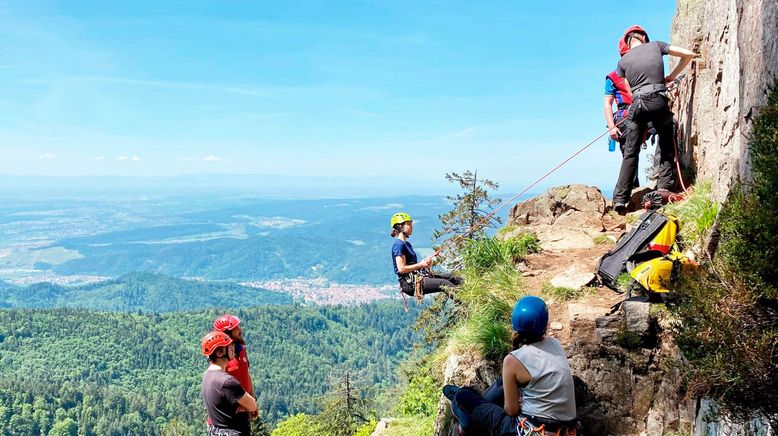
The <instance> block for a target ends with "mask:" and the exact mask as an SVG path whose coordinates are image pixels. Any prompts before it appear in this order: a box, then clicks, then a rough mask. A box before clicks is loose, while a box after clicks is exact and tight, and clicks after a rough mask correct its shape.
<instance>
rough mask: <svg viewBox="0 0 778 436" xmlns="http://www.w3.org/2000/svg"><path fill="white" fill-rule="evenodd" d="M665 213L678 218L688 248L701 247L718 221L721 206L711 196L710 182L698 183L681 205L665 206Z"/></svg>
mask: <svg viewBox="0 0 778 436" xmlns="http://www.w3.org/2000/svg"><path fill="white" fill-rule="evenodd" d="M665 212H667V213H668V214H670V215H673V216H675V217H677V218H678V220H679V221H680V224H681V229H682V232H683V237H684V240H685V242H686V243H687V246H689V247H701V246H702V245H703V242H704V240H705V237H706V236H707V235H708V232H709V231H710V230H711V228H712V227H713V223H714V222H715V221H716V215H717V214H718V212H719V205H718V203H716V202H715V201H714V200H713V198H712V196H711V183H710V182H709V181H706V182H702V183H698V184H697V185H696V186H695V187H694V191H693V192H692V193H691V195H689V196H688V197H687V198H686V201H684V202H681V203H673V204H668V205H667V206H665Z"/></svg>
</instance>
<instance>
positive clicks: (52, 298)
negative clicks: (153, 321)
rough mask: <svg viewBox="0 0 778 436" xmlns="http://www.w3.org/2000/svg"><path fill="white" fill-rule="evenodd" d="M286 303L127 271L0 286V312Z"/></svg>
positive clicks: (257, 293)
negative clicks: (93, 278) (94, 279)
mask: <svg viewBox="0 0 778 436" xmlns="http://www.w3.org/2000/svg"><path fill="white" fill-rule="evenodd" d="M269 304H274V305H279V304H281V305H284V304H292V298H291V297H290V296H289V295H287V294H282V293H279V292H273V291H268V290H265V289H258V288H249V287H245V286H241V285H237V284H234V283H214V282H202V281H194V280H184V279H179V278H175V277H171V276H166V275H162V274H151V273H131V274H127V275H124V276H121V277H119V278H117V279H114V280H108V281H104V282H99V283H92V284H88V285H82V286H76V287H66V286H59V285H55V284H51V283H36V284H32V285H29V286H16V285H12V284H9V283H6V282H0V308H60V307H63V308H68V307H69V308H86V309H94V310H107V311H121V312H138V311H139V312H146V313H151V312H153V313H161V312H171V311H176V310H196V309H204V308H210V307H231V308H238V307H252V306H261V305H269Z"/></svg>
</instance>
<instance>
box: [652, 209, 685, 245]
mask: <svg viewBox="0 0 778 436" xmlns="http://www.w3.org/2000/svg"><path fill="white" fill-rule="evenodd" d="M665 216H666V217H667V223H666V224H665V225H664V227H662V229H661V230H659V233H657V234H656V236H654V239H652V240H651V242H649V243H648V249H649V250H656V251H659V252H660V253H662V254H667V253H669V252H670V250H672V248H673V245H675V238H676V237H677V236H678V230H680V228H681V226H680V224H678V218H676V217H674V216H672V215H665Z"/></svg>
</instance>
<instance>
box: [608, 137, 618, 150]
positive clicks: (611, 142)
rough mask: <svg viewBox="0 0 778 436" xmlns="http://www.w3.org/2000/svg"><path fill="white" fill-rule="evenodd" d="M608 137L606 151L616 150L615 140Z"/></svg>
mask: <svg viewBox="0 0 778 436" xmlns="http://www.w3.org/2000/svg"><path fill="white" fill-rule="evenodd" d="M608 139H609V141H608V151H616V140H615V139H613V138H608Z"/></svg>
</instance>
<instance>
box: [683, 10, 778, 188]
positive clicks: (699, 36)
mask: <svg viewBox="0 0 778 436" xmlns="http://www.w3.org/2000/svg"><path fill="white" fill-rule="evenodd" d="M671 43H672V44H674V45H678V46H681V47H685V48H689V49H693V50H694V51H696V52H698V53H700V54H701V55H702V57H701V58H700V59H698V60H695V61H694V62H693V63H692V66H691V68H690V70H687V76H686V80H685V81H684V82H682V83H681V86H680V87H679V91H680V92H679V94H678V96H677V97H676V98H675V100H674V102H673V111H674V112H675V113H676V116H677V118H678V122H679V136H680V141H679V147H680V149H681V150H679V151H680V154H681V160H682V162H683V163H684V164H685V165H686V166H691V167H692V168H694V169H695V171H696V173H697V179H698V180H710V181H711V182H712V185H713V192H714V194H715V195H716V196H717V198H718V199H719V200H721V199H723V198H724V197H725V196H726V195H727V193H728V192H729V189H730V187H731V186H732V182H733V181H734V180H738V179H739V180H747V179H748V177H749V176H750V164H749V160H748V135H749V133H750V131H751V120H752V119H753V117H754V115H755V112H756V111H757V110H758V108H759V107H760V106H763V105H764V104H765V102H766V101H767V92H768V88H769V85H770V84H772V83H773V79H774V78H775V77H776V76H778V1H775V0H678V6H677V10H676V14H675V17H674V18H673V24H672V36H671Z"/></svg>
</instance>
